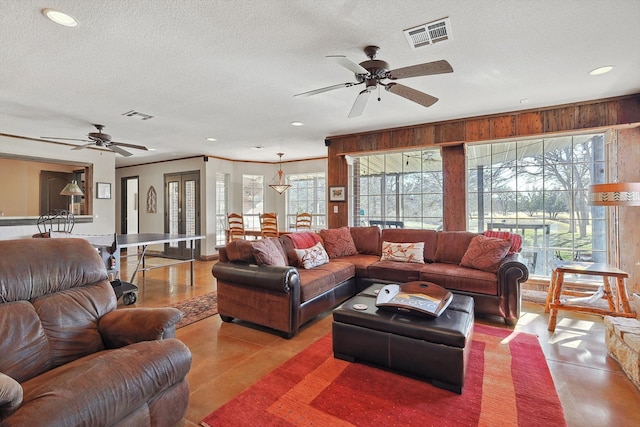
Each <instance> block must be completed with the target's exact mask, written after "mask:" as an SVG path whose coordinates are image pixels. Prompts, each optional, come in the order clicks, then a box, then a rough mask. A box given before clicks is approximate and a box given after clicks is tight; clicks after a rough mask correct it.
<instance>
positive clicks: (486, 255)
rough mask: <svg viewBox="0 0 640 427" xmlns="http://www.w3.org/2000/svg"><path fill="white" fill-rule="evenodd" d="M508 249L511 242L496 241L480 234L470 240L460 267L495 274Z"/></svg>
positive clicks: (505, 240)
mask: <svg viewBox="0 0 640 427" xmlns="http://www.w3.org/2000/svg"><path fill="white" fill-rule="evenodd" d="M510 247H511V240H509V239H496V238H493V237H487V236H483V235H482V234H480V235H478V236H476V237H474V238H473V239H471V243H469V248H468V249H467V252H465V254H464V256H463V257H462V261H460V265H461V266H462V267H469V268H475V269H476V270H484V271H490V272H492V273H496V272H497V271H498V267H499V266H500V262H501V261H502V260H503V259H504V257H505V256H506V255H507V252H509V248H510Z"/></svg>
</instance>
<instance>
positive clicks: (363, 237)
mask: <svg viewBox="0 0 640 427" xmlns="http://www.w3.org/2000/svg"><path fill="white" fill-rule="evenodd" d="M349 232H350V233H351V237H352V238H353V243H354V244H355V246H356V250H357V251H358V253H359V254H366V255H378V256H380V228H378V227H376V226H375V225H374V226H371V227H350V228H349Z"/></svg>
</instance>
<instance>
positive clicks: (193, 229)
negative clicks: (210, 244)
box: [164, 171, 200, 258]
mask: <svg viewBox="0 0 640 427" xmlns="http://www.w3.org/2000/svg"><path fill="white" fill-rule="evenodd" d="M164 183H165V185H164V187H165V198H164V200H165V225H164V229H165V230H164V231H165V233H169V234H186V235H189V236H195V235H197V234H199V233H200V172H198V171H194V172H179V173H175V174H167V175H165V176H164ZM195 245H196V248H195V249H196V251H195V256H196V257H197V256H198V255H199V254H200V245H199V241H196V242H195ZM165 254H166V255H167V256H171V257H174V258H189V257H190V256H191V249H190V246H189V242H175V243H167V244H165Z"/></svg>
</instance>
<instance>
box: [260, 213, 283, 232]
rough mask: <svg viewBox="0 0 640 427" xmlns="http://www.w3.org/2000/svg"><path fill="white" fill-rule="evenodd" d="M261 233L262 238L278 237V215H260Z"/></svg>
mask: <svg viewBox="0 0 640 427" xmlns="http://www.w3.org/2000/svg"><path fill="white" fill-rule="evenodd" d="M260 231H261V232H262V237H263V238H264V237H278V235H279V232H278V214H276V213H275V212H265V213H263V214H262V215H260Z"/></svg>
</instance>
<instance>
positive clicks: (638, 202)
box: [589, 182, 640, 206]
mask: <svg viewBox="0 0 640 427" xmlns="http://www.w3.org/2000/svg"><path fill="white" fill-rule="evenodd" d="M589 204H590V205H593V206H640V182H613V183H609V184H594V185H592V186H591V189H590V192H589Z"/></svg>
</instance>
